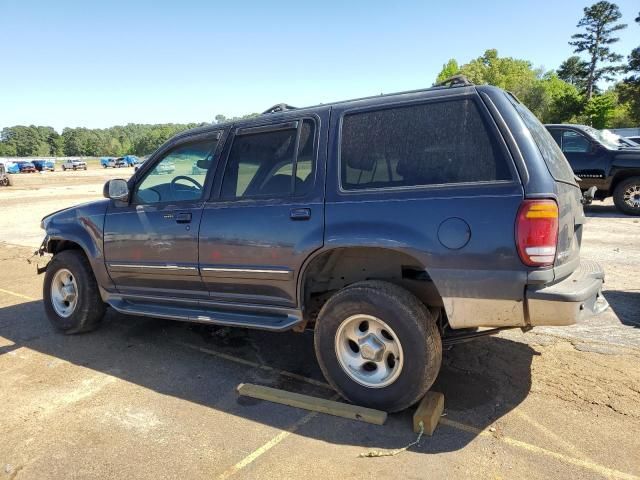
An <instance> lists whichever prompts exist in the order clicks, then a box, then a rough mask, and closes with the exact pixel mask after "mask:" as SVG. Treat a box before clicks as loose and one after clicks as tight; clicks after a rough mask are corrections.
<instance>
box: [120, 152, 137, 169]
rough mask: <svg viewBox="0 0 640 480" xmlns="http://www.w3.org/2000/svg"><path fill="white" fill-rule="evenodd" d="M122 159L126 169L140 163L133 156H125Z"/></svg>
mask: <svg viewBox="0 0 640 480" xmlns="http://www.w3.org/2000/svg"><path fill="white" fill-rule="evenodd" d="M122 159H123V160H124V162H125V164H126V165H127V167H133V166H134V165H137V164H138V163H140V160H139V159H138V157H136V156H135V155H125V156H124V157H122Z"/></svg>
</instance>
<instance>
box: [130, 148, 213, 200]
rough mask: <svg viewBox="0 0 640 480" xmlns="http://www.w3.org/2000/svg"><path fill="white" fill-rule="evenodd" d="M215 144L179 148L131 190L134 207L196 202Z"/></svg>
mask: <svg viewBox="0 0 640 480" xmlns="http://www.w3.org/2000/svg"><path fill="white" fill-rule="evenodd" d="M216 144H217V140H205V141H200V142H192V143H187V144H184V145H180V146H178V147H176V148H174V149H173V150H171V151H170V152H169V153H167V154H166V155H165V156H164V158H162V160H160V161H159V162H158V163H157V164H156V165H155V166H154V167H153V168H152V169H151V170H150V171H149V172H147V174H146V176H145V177H144V179H143V180H142V181H141V182H140V183H139V184H138V186H137V188H136V190H135V196H134V202H135V203H138V204H150V203H166V202H180V201H197V200H200V199H201V198H202V195H203V191H204V184H205V180H206V176H207V173H208V172H209V170H210V169H211V166H212V165H213V163H214V162H213V161H212V159H213V154H214V152H215V149H216Z"/></svg>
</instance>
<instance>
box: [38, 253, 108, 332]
mask: <svg viewBox="0 0 640 480" xmlns="http://www.w3.org/2000/svg"><path fill="white" fill-rule="evenodd" d="M43 298H44V308H45V311H46V313H47V317H48V318H49V321H50V322H51V323H52V324H53V326H54V327H55V328H56V329H57V330H60V331H61V332H63V333H66V334H74V333H82V332H89V331H91V330H94V329H95V328H97V327H98V325H99V324H100V322H101V321H102V317H103V316H104V312H105V308H106V307H105V304H104V303H103V302H102V298H100V293H99V292H98V285H97V283H96V279H95V277H94V276H93V272H92V270H91V266H90V265H89V261H88V260H87V257H86V256H85V255H84V253H83V252H81V251H78V250H64V251H62V252H60V253H58V254H56V255H55V256H54V257H53V259H52V260H51V262H50V263H49V265H48V266H47V273H46V275H45V277H44V285H43Z"/></svg>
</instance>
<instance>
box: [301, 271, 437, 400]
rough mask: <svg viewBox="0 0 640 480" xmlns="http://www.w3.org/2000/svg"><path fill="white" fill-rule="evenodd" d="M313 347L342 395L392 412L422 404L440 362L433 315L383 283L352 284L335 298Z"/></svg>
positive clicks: (320, 319) (325, 309) (321, 316)
mask: <svg viewBox="0 0 640 480" xmlns="http://www.w3.org/2000/svg"><path fill="white" fill-rule="evenodd" d="M345 332H347V333H346V334H345ZM354 332H355V337H356V338H355V339H354V340H351V339H350V338H349V337H350V336H351V338H353V334H354ZM376 332H377V333H376ZM345 335H346V336H345ZM314 346H315V351H316V356H317V358H318V363H319V364H320V368H321V369H322V373H323V374H324V376H325V378H326V379H327V381H328V382H329V383H330V384H331V385H332V386H333V387H334V388H335V389H336V391H337V392H338V393H340V395H342V396H343V397H344V398H346V399H347V400H349V401H351V402H353V403H355V404H358V405H363V406H367V407H371V408H378V409H382V410H385V411H388V412H397V411H400V410H404V409H406V408H408V407H410V406H411V405H413V404H414V403H416V402H417V401H419V400H420V399H421V398H422V397H423V396H424V394H425V393H426V392H427V390H429V388H430V387H431V385H433V382H435V380H436V377H437V376H438V372H439V371H440V365H441V363H442V341H441V338H440V333H439V331H438V327H437V325H436V321H435V318H434V317H433V315H432V314H431V313H430V312H429V310H428V309H427V307H426V306H425V305H424V304H423V303H422V302H420V300H418V299H417V298H416V297H415V296H414V295H413V294H411V293H410V292H408V291H407V290H405V289H403V288H401V287H399V286H397V285H394V284H392V283H388V282H384V281H365V282H358V283H354V284H353V285H350V286H348V287H346V288H343V289H342V290H340V291H339V292H338V293H336V294H335V295H333V296H332V297H331V298H330V299H329V300H328V301H327V302H326V303H325V304H324V306H323V307H322V309H321V310H320V313H319V315H318V319H317V321H316V326H315V337H314ZM359 365H361V366H359Z"/></svg>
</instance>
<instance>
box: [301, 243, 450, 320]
mask: <svg viewBox="0 0 640 480" xmlns="http://www.w3.org/2000/svg"><path fill="white" fill-rule="evenodd" d="M363 280H386V281H388V282H391V283H394V284H397V285H399V286H401V287H404V288H406V289H407V290H408V291H410V292H411V293H413V294H414V295H415V296H416V297H418V298H419V299H420V300H421V301H422V302H423V303H425V304H427V305H430V306H435V307H440V306H442V305H443V301H442V297H441V295H440V293H439V290H438V288H437V286H436V284H435V283H434V281H433V279H432V277H431V275H430V274H429V271H428V267H427V266H426V265H424V262H421V261H420V260H419V259H418V258H417V256H415V255H413V254H412V253H410V252H407V251H406V249H402V248H398V249H395V248H389V247H380V246H373V245H371V246H362V245H349V244H345V245H339V246H333V247H331V248H323V249H320V250H317V251H316V252H314V253H313V254H312V255H311V256H310V257H309V258H307V260H306V261H305V263H304V264H303V266H302V268H301V269H300V273H299V275H298V281H297V297H298V305H300V308H301V310H302V311H303V312H305V317H307V316H308V315H307V313H308V312H309V311H310V310H313V309H314V307H313V305H311V302H310V300H311V297H312V295H317V294H322V293H329V292H333V291H337V290H340V289H341V288H344V287H346V286H347V285H351V284H353V283H356V282H359V281H363ZM325 300H326V299H325ZM318 309H319V306H318Z"/></svg>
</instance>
